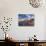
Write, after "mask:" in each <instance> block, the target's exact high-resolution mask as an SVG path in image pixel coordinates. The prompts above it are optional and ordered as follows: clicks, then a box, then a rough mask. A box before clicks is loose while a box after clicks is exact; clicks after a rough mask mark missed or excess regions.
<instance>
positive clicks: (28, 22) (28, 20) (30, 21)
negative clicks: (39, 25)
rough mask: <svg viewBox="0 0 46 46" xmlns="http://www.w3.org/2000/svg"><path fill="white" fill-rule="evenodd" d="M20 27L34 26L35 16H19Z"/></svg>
mask: <svg viewBox="0 0 46 46" xmlns="http://www.w3.org/2000/svg"><path fill="white" fill-rule="evenodd" d="M18 26H34V15H33V14H18Z"/></svg>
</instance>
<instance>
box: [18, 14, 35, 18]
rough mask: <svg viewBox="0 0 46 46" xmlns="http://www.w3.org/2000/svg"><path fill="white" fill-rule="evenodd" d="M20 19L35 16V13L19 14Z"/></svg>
mask: <svg viewBox="0 0 46 46" xmlns="http://www.w3.org/2000/svg"><path fill="white" fill-rule="evenodd" d="M18 17H19V19H26V18H34V15H33V14H19V15H18Z"/></svg>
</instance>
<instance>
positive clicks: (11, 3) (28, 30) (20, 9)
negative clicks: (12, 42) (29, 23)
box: [0, 0, 46, 40]
mask: <svg viewBox="0 0 46 46" xmlns="http://www.w3.org/2000/svg"><path fill="white" fill-rule="evenodd" d="M19 13H23V14H24V13H27V14H34V15H35V26H34V27H19V26H18V24H17V23H18V14H19ZM45 15H46V8H44V7H39V8H33V7H31V6H30V4H29V1H28V0H0V19H1V17H2V18H3V16H6V17H12V18H13V22H12V26H11V29H10V31H8V33H9V34H10V37H13V38H14V39H16V40H27V39H29V37H32V36H33V35H34V34H36V35H37V38H38V39H39V40H46V39H45V34H46V33H45V21H44V20H45ZM2 33H3V32H2V31H0V35H2ZM3 34H4V33H3ZM0 39H4V37H2V36H0Z"/></svg>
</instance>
